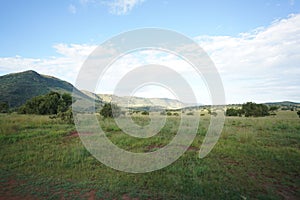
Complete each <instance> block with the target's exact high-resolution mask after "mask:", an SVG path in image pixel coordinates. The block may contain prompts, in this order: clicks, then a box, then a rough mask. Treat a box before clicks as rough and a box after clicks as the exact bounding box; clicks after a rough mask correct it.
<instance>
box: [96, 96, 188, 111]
mask: <svg viewBox="0 0 300 200" xmlns="http://www.w3.org/2000/svg"><path fill="white" fill-rule="evenodd" d="M98 96H99V97H100V98H101V99H102V100H103V101H104V102H111V101H112V99H113V101H114V102H115V103H117V104H118V105H119V106H122V107H131V108H145V107H161V108H167V109H178V108H182V107H184V104H183V103H181V102H180V101H178V100H175V99H168V98H143V97H129V96H125V97H119V96H115V95H111V94H98Z"/></svg>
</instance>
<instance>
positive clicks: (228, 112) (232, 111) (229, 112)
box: [226, 108, 242, 116]
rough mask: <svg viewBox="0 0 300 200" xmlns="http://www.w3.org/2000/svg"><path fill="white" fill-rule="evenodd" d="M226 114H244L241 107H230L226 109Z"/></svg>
mask: <svg viewBox="0 0 300 200" xmlns="http://www.w3.org/2000/svg"><path fill="white" fill-rule="evenodd" d="M226 116H242V110H241V109H234V108H228V109H227V110H226Z"/></svg>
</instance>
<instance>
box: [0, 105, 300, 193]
mask: <svg viewBox="0 0 300 200" xmlns="http://www.w3.org/2000/svg"><path fill="white" fill-rule="evenodd" d="M179 119H180V118H179V117H176V116H171V117H168V119H167V123H166V125H165V127H164V128H163V129H162V130H161V131H160V133H159V134H157V135H156V136H154V137H153V138H151V139H137V138H132V137H130V136H128V135H126V134H124V133H122V131H121V130H120V129H119V128H118V127H117V126H116V124H115V123H114V121H113V120H112V119H101V118H99V121H100V124H101V126H102V127H103V129H104V130H105V132H107V136H108V137H109V138H110V139H111V141H113V142H114V143H115V144H116V145H118V146H120V147H121V148H124V149H127V150H130V151H133V152H147V151H155V150H156V149H158V148H160V147H162V146H163V145H165V144H167V143H168V142H169V141H170V139H171V138H172V137H173V136H174V135H175V134H176V131H177V127H178V124H179ZM134 121H135V122H136V123H138V124H145V123H147V121H149V120H148V119H147V117H146V116H135V117H134ZM299 122H300V119H299V118H298V116H297V114H296V112H292V111H279V112H277V115H276V116H270V117H261V118H245V117H227V118H226V122H225V126H224V129H223V132H222V135H221V138H220V140H219V141H218V143H217V144H216V146H215V148H214V149H213V150H212V152H211V153H210V154H209V155H208V156H207V157H205V158H204V159H199V158H198V150H199V147H200V145H201V143H202V140H203V138H204V136H205V133H206V130H207V127H208V124H209V117H208V115H207V114H206V115H205V116H203V117H202V120H201V123H200V125H199V128H198V133H197V136H196V138H195V140H194V142H193V144H192V145H191V147H190V148H189V149H188V151H187V152H186V153H185V154H184V155H183V156H182V157H181V158H179V159H178V160H177V161H176V162H174V163H173V164H172V165H170V166H168V167H166V168H163V169H161V170H158V171H154V172H150V173H144V174H130V173H124V172H120V171H116V170H114V169H111V168H109V167H106V166H105V165H103V164H101V163H100V162H99V161H97V160H96V159H95V158H94V157H93V156H92V155H90V153H89V152H88V151H87V150H86V149H85V147H84V146H83V145H82V143H81V141H80V139H79V137H78V134H77V133H76V129H75V127H74V126H73V125H69V124H65V123H63V122H61V121H59V120H57V119H49V117H48V116H36V115H17V114H2V115H0V143H1V153H0V160H1V163H0V166H1V167H0V177H1V180H0V199H300V192H299V191H300V123H299Z"/></svg>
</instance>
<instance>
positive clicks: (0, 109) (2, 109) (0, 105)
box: [0, 102, 9, 113]
mask: <svg viewBox="0 0 300 200" xmlns="http://www.w3.org/2000/svg"><path fill="white" fill-rule="evenodd" d="M8 112H9V106H8V103H6V102H0V113H8Z"/></svg>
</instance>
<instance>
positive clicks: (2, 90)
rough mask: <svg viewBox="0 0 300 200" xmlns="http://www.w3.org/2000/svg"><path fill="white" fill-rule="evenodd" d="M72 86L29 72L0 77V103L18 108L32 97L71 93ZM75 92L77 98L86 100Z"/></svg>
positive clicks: (80, 93)
mask: <svg viewBox="0 0 300 200" xmlns="http://www.w3.org/2000/svg"><path fill="white" fill-rule="evenodd" d="M73 88H74V86H73V85H72V84H70V83H68V82H66V81H63V80H60V79H58V78H55V77H51V76H47V75H42V74H39V73H37V72H35V71H32V70H29V71H24V72H20V73H12V74H8V75H4V76H0V94H1V96H0V102H7V103H8V104H9V106H10V107H12V108H13V107H18V106H21V105H22V104H24V103H25V102H26V101H27V100H28V99H31V98H32V97H35V96H39V95H43V94H46V93H48V92H50V91H57V92H60V93H72V92H73ZM75 90H76V94H77V96H78V97H79V98H87V96H86V95H85V94H83V93H82V92H81V91H79V90H77V89H76V88H75ZM88 98H89V97H88Z"/></svg>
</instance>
